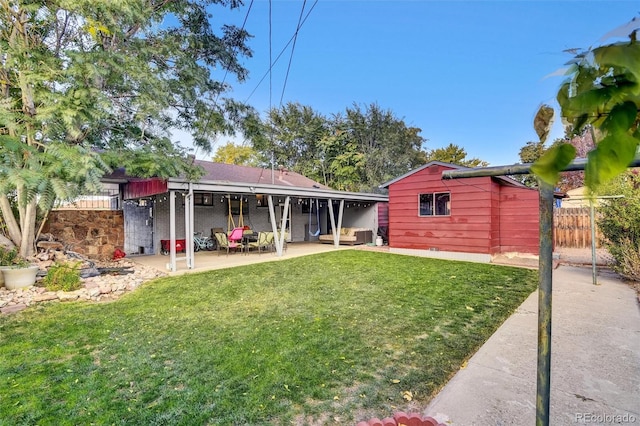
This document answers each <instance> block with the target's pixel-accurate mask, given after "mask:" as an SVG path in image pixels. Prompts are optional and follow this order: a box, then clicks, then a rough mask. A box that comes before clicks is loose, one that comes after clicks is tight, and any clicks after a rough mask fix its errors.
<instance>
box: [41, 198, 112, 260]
mask: <svg viewBox="0 0 640 426" xmlns="http://www.w3.org/2000/svg"><path fill="white" fill-rule="evenodd" d="M43 232H45V233H49V234H51V235H53V237H54V238H55V239H56V240H57V241H60V242H62V244H63V245H64V246H65V248H66V249H67V250H72V251H75V252H77V253H80V254H83V255H85V256H87V257H88V258H90V259H97V260H107V259H111V258H112V256H113V252H114V251H115V250H116V249H120V250H122V249H123V248H124V215H123V212H122V210H54V211H52V212H50V213H49V219H48V220H47V223H46V224H45V226H44V228H43Z"/></svg>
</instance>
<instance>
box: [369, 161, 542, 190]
mask: <svg viewBox="0 0 640 426" xmlns="http://www.w3.org/2000/svg"><path fill="white" fill-rule="evenodd" d="M433 166H441V167H445V168H448V169H456V170H472V168H470V167H464V166H459V165H457V164H451V163H444V162H442V161H429V162H428V163H426V164H424V165H422V166H420V167H418V168H416V169H413V170H411V171H409V172H407V173H405V174H403V175H402V176H399V177H397V178H395V179H392V180H390V181H388V182H385V183H383V184H382V185H380V188H389V186H391V185H393V184H394V183H396V182H398V181H401V180H402V179H404V178H406V177H409V176H411V175H413V174H416V173H418V172H420V171H422V170H424V169H426V168H429V167H433ZM496 179H498V180H499V181H500V183H502V184H504V185H510V186H518V187H522V188H528V189H530V188H529V187H528V186H526V185H524V184H522V183H520V182H518V181H517V180H515V179H512V178H510V177H508V176H497V177H496Z"/></svg>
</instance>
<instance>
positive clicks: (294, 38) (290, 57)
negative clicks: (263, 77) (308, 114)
mask: <svg viewBox="0 0 640 426" xmlns="http://www.w3.org/2000/svg"><path fill="white" fill-rule="evenodd" d="M317 2H318V0H316V3H317ZM306 5H307V0H304V2H303V3H302V9H300V16H298V26H297V27H296V32H295V34H294V35H293V46H291V55H290V56H289V65H288V66H287V73H286V74H285V76H284V84H283V85H282V94H281V95H280V103H279V104H278V105H279V106H282V98H284V91H285V89H286V88H287V81H288V80H289V71H290V70H291V62H292V61H293V52H294V50H296V41H297V40H298V33H299V32H300V25H301V24H300V23H301V22H302V14H303V13H304V8H305V6H306ZM314 6H315V4H314Z"/></svg>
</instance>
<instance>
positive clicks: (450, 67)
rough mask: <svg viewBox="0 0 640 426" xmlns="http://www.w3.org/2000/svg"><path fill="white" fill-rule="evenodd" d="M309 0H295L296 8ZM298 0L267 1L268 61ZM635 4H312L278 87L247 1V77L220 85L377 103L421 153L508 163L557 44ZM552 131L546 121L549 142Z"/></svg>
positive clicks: (290, 29)
mask: <svg viewBox="0 0 640 426" xmlns="http://www.w3.org/2000/svg"><path fill="white" fill-rule="evenodd" d="M314 2H315V1H314V0H307V2H306V8H305V12H303V14H304V15H306V14H307V13H308V12H309V10H310V9H311V6H314ZM250 3H251V1H250V0H245V6H244V7H242V8H241V9H238V10H235V11H232V12H230V11H220V10H218V9H215V10H213V12H214V16H213V23H214V27H215V26H219V25H218V24H222V23H224V24H231V23H233V24H236V25H238V26H241V25H242V22H243V20H244V19H245V16H246V15H247V9H248V5H249V4H250ZM303 3H304V2H303V0H295V1H294V0H273V1H272V3H271V34H272V36H271V40H272V42H271V49H272V58H273V59H275V58H276V56H277V55H278V54H280V52H281V51H282V49H283V48H284V47H285V45H286V44H287V43H288V42H289V40H290V39H291V37H292V36H293V34H294V32H295V29H296V26H297V23H298V19H299V17H300V14H301V10H302V5H303ZM639 12H640V2H638V1H615V0H608V1H594V0H592V1H588V0H587V1H583V0H581V1H545V0H538V1H515V0H513V1H428V0H423V1H419V0H414V1H382V0H378V1H376V0H368V1H349V0H343V1H334V0H319V1H317V3H315V6H314V7H313V9H312V10H311V12H310V14H309V15H308V17H307V19H306V21H305V23H304V25H303V26H302V28H301V30H300V32H299V34H298V37H297V40H296V44H295V50H294V52H293V57H292V58H291V65H290V70H289V74H288V77H287V82H286V88H284V91H283V86H284V83H285V78H286V75H287V67H288V66H289V60H290V56H291V45H290V46H289V47H288V49H287V50H286V51H285V52H284V53H283V54H282V56H281V58H280V59H279V60H278V62H277V63H276V64H275V66H274V67H273V69H272V74H271V77H269V76H268V75H267V77H266V78H265V79H264V80H263V81H262V83H261V84H259V81H260V80H261V79H262V78H263V77H264V76H265V74H266V73H267V70H268V69H269V66H268V64H269V2H268V1H267V0H255V1H254V3H253V5H252V8H251V12H250V13H249V15H248V19H247V24H246V26H245V28H246V29H247V30H248V31H249V33H251V34H252V35H253V36H254V37H253V38H252V39H251V40H250V42H249V45H250V47H251V48H252V49H253V51H254V56H253V57H252V58H245V59H243V60H242V62H243V63H244V65H245V67H246V68H247V69H249V72H250V76H249V79H248V81H246V82H245V83H243V84H239V83H238V82H237V81H235V80H234V79H233V78H231V77H227V82H228V83H229V84H231V85H232V86H233V87H234V90H233V92H231V94H230V95H231V96H232V97H234V98H236V99H238V100H240V101H247V102H248V103H250V104H251V105H253V106H254V107H255V108H256V109H257V110H258V111H260V112H261V113H266V111H267V110H268V109H269V106H272V107H277V106H279V105H280V99H281V97H282V102H283V103H286V102H298V103H300V104H303V105H308V106H310V107H312V108H313V109H314V110H315V111H317V112H319V113H321V114H324V115H327V116H330V115H332V114H337V113H344V111H345V109H346V108H347V107H351V106H352V105H353V104H354V103H356V104H358V105H360V106H362V107H365V106H367V105H370V104H371V103H377V104H378V105H379V106H380V107H381V108H383V109H384V110H390V111H392V112H393V113H394V115H395V116H396V117H397V118H400V119H402V120H403V121H404V122H405V123H406V124H407V125H408V126H413V127H418V128H420V129H422V132H421V136H422V137H424V138H425V139H427V142H426V144H425V148H426V149H434V148H439V147H443V146H446V145H448V144H449V143H453V144H456V145H459V146H461V147H463V148H464V149H465V150H466V151H467V154H468V156H469V157H477V158H480V159H482V160H485V161H488V162H489V163H490V164H491V165H494V166H497V165H508V164H513V163H517V162H518V161H519V157H518V152H519V150H520V148H521V147H522V146H523V145H524V144H525V143H526V142H527V141H533V140H537V136H536V134H535V132H534V130H533V126H532V123H533V117H534V115H535V113H536V111H537V110H538V108H539V106H540V105H541V104H543V103H548V104H551V105H553V106H555V105H556V104H555V94H556V92H557V89H558V87H559V85H560V84H561V83H562V81H563V80H564V78H565V77H563V76H550V75H551V74H553V73H554V72H556V71H558V70H559V69H561V68H563V67H564V64H565V63H566V61H568V60H569V59H570V58H571V55H569V54H568V53H564V52H563V51H564V50H566V49H571V48H588V47H590V46H597V45H599V44H601V43H602V42H601V39H602V36H604V35H605V34H606V33H608V32H609V31H611V30H613V29H615V28H617V27H619V26H621V25H623V24H626V23H627V22H629V21H630V20H631V19H632V18H633V17H635V16H638V14H639ZM270 79H271V84H269V80H270ZM562 134H563V130H562V126H561V123H560V120H556V125H555V126H554V130H553V132H552V135H551V138H552V139H553V138H555V137H560V136H562ZM225 142H226V139H225V140H221V141H219V144H223V143H225Z"/></svg>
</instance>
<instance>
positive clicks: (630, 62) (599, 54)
mask: <svg viewBox="0 0 640 426" xmlns="http://www.w3.org/2000/svg"><path fill="white" fill-rule="evenodd" d="M593 56H594V59H595V61H596V63H598V64H599V65H600V66H601V67H604V68H608V67H610V66H612V67H616V68H618V69H626V70H627V71H629V72H630V73H632V74H633V76H634V78H635V81H640V44H638V43H628V42H624V43H618V44H611V45H608V46H602V47H598V48H596V49H594V50H593Z"/></svg>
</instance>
